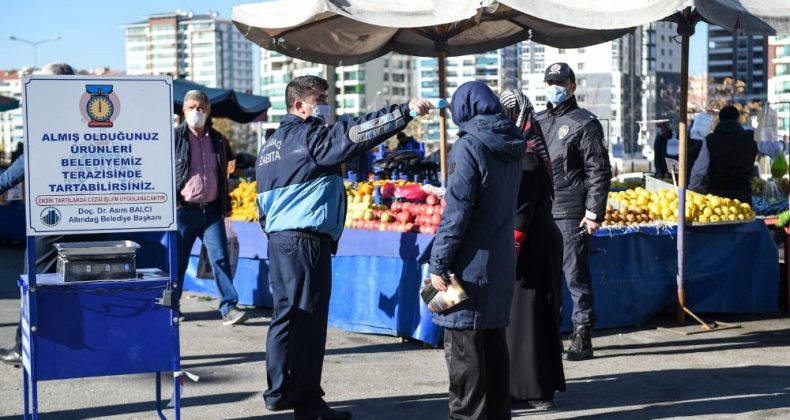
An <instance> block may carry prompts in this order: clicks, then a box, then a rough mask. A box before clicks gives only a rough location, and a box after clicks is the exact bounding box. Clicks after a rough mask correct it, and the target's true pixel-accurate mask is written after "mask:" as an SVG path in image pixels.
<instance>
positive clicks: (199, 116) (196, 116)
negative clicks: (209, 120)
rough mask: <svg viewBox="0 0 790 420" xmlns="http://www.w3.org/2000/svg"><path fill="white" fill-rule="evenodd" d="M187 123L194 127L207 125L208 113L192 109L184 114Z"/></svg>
mask: <svg viewBox="0 0 790 420" xmlns="http://www.w3.org/2000/svg"><path fill="white" fill-rule="evenodd" d="M184 117H185V119H186V121H187V125H188V126H190V127H192V128H203V126H204V125H206V113H205V112H200V111H198V110H197V109H191V110H189V111H187V112H186V114H185V115H184Z"/></svg>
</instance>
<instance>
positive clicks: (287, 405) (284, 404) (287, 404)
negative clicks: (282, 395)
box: [266, 400, 294, 411]
mask: <svg viewBox="0 0 790 420" xmlns="http://www.w3.org/2000/svg"><path fill="white" fill-rule="evenodd" d="M266 409H267V410H269V411H285V410H293V409H294V403H293V402H291V401H287V400H286V401H280V402H277V403H274V404H269V403H266Z"/></svg>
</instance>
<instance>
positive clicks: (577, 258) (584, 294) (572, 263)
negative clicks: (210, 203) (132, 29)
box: [554, 218, 595, 325]
mask: <svg viewBox="0 0 790 420" xmlns="http://www.w3.org/2000/svg"><path fill="white" fill-rule="evenodd" d="M554 221H555V222H556V223H557V227H558V228H560V233H562V242H563V252H562V273H563V274H564V277H565V284H566V285H567V286H568V292H569V293H570V295H571V301H573V314H572V316H571V321H573V324H574V325H579V324H588V325H592V324H593V323H595V312H594V311H593V289H592V274H590V251H589V241H590V238H589V235H587V234H584V235H580V234H579V231H580V230H581V228H580V227H579V223H581V218H579V219H555V220H554Z"/></svg>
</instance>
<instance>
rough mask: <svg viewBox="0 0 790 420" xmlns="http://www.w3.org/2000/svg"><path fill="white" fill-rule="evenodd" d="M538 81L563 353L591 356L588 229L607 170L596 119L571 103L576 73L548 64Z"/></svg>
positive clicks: (595, 223)
mask: <svg viewBox="0 0 790 420" xmlns="http://www.w3.org/2000/svg"><path fill="white" fill-rule="evenodd" d="M544 81H545V84H546V101H547V104H546V105H547V109H546V110H544V111H541V112H540V113H538V114H537V120H538V124H540V128H541V130H542V131H543V134H544V137H545V139H546V143H547V144H548V146H549V156H551V165H552V176H553V178H554V198H555V199H554V207H553V208H552V214H553V216H554V220H555V221H556V223H557V227H559V229H560V232H561V233H562V239H563V259H562V261H563V262H562V270H563V273H564V275H565V284H566V285H567V286H568V291H569V292H570V295H571V300H572V301H573V315H572V318H571V320H572V321H573V333H572V334H571V337H570V339H571V344H570V346H569V347H568V349H567V350H566V351H565V359H566V360H573V361H576V360H585V359H590V358H592V357H593V347H592V326H593V324H594V323H595V312H594V310H593V289H592V275H591V274H590V261H589V249H588V247H589V235H591V234H592V233H593V232H595V230H597V229H598V228H599V227H600V226H601V223H602V222H603V217H604V215H605V212H606V198H607V194H608V192H609V183H610V181H611V178H612V171H611V165H610V164H609V153H608V152H607V151H606V147H605V146H604V144H603V128H602V127H601V123H600V122H599V121H598V119H597V118H596V117H595V115H593V114H592V113H591V112H590V111H587V110H586V109H583V108H579V105H578V104H577V103H576V97H575V96H574V93H575V91H576V75H575V74H574V73H573V70H572V69H571V68H570V66H568V64H566V63H554V64H552V65H550V66H548V67H547V68H546V72H545V74H544Z"/></svg>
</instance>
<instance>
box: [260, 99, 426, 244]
mask: <svg viewBox="0 0 790 420" xmlns="http://www.w3.org/2000/svg"><path fill="white" fill-rule="evenodd" d="M410 120H411V117H410V116H409V106H408V105H407V104H403V105H392V106H389V107H387V108H384V109H382V110H379V111H377V112H374V113H370V114H367V115H364V116H361V117H359V118H354V119H348V120H344V121H340V122H337V123H335V124H332V125H330V126H325V125H324V124H323V123H322V122H321V121H320V120H318V119H315V118H313V117H308V118H306V119H304V120H302V119H301V118H299V117H297V116H295V115H291V114H288V115H286V116H285V117H284V118H283V120H282V122H281V123H280V126H279V127H278V128H277V131H275V132H274V134H272V135H271V136H269V138H268V139H267V140H266V143H265V144H264V145H263V146H262V147H261V150H260V153H259V154H258V164H257V167H256V178H257V181H258V198H257V201H258V213H259V214H260V215H261V217H260V223H261V227H262V228H263V230H264V232H266V233H267V234H268V233H272V232H280V231H285V230H309V231H315V232H320V233H326V234H328V235H331V236H332V238H333V239H334V240H335V241H337V240H338V239H339V238H340V235H341V234H342V233H343V224H344V222H345V217H346V192H345V188H344V186H343V179H342V178H341V177H340V176H339V175H338V174H339V173H340V164H341V163H343V162H344V161H346V160H348V159H350V158H352V157H354V156H356V155H359V154H362V153H365V152H367V151H368V150H370V149H371V148H373V147H375V146H376V145H378V144H380V143H382V142H384V141H385V140H387V139H388V138H390V137H392V136H393V135H395V134H397V133H398V132H400V131H401V130H403V129H404V128H405V127H406V124H407V123H408V122H409V121H410Z"/></svg>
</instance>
